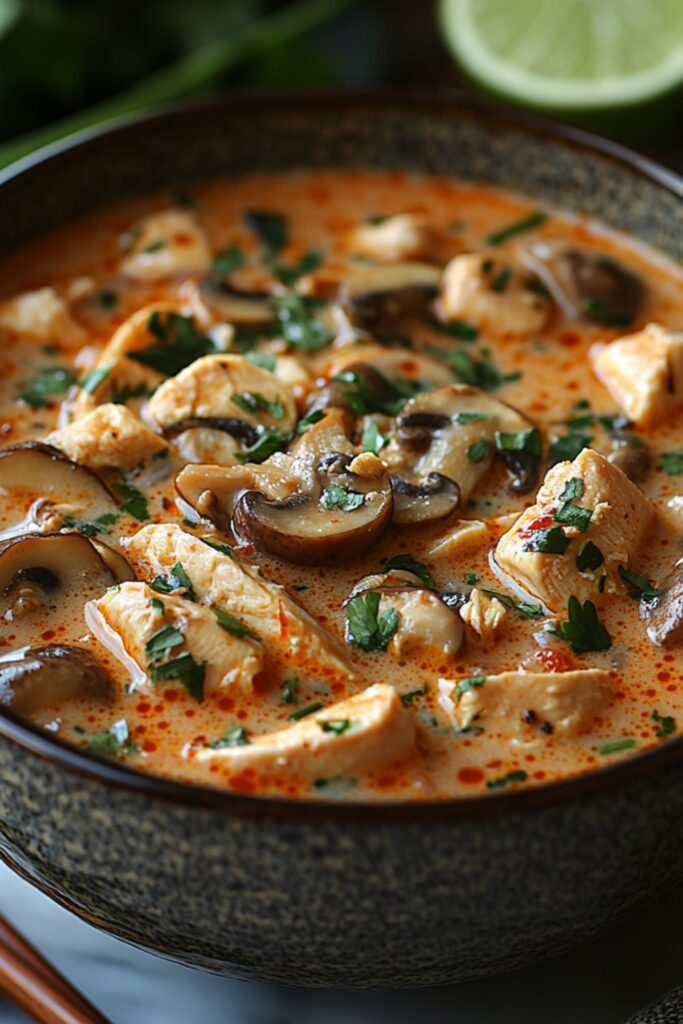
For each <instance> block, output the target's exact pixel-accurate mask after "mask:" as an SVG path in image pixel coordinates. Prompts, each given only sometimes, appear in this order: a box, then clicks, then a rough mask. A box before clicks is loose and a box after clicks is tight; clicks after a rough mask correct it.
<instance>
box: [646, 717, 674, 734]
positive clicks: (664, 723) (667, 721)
mask: <svg viewBox="0 0 683 1024" xmlns="http://www.w3.org/2000/svg"><path fill="white" fill-rule="evenodd" d="M651 718H652V721H653V722H655V723H656V724H657V725H658V726H659V728H658V729H657V731H656V732H655V736H671V735H672V734H673V733H675V732H676V719H675V718H672V717H671V715H660V713H659V711H653V712H652V715H651Z"/></svg>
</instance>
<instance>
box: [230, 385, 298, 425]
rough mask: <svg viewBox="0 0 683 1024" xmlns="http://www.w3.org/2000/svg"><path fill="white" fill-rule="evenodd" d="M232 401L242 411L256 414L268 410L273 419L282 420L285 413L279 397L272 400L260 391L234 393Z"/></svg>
mask: <svg viewBox="0 0 683 1024" xmlns="http://www.w3.org/2000/svg"><path fill="white" fill-rule="evenodd" d="M231 401H233V402H234V403H235V405H236V406H237V408H238V409H241V410H242V412H248V413H252V414H253V415H255V416H257V415H258V414H259V413H260V412H267V413H268V414H269V415H270V416H272V417H273V419H276V420H281V419H282V417H283V416H284V414H285V410H284V408H283V405H282V402H280V401H278V400H277V399H275V401H272V402H271V401H270V400H269V399H267V398H266V397H265V396H264V395H261V394H260V393H259V392H258V391H245V392H244V393H243V394H235V395H232V396H231Z"/></svg>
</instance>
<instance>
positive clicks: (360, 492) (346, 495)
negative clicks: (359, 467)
mask: <svg viewBox="0 0 683 1024" xmlns="http://www.w3.org/2000/svg"><path fill="white" fill-rule="evenodd" d="M335 457H336V458H335ZM377 461H378V462H379V460H377ZM351 462H352V460H351V458H350V456H348V455H342V454H339V453H335V452H331V453H329V454H328V455H327V456H324V457H323V459H321V460H320V461H319V463H318V466H317V471H316V472H317V477H318V482H317V486H316V487H315V488H314V490H313V491H312V492H305V491H303V492H302V491H299V492H296V493H294V494H292V495H291V496H290V497H288V498H285V499H284V500H279V501H278V500H272V499H270V498H267V497H266V496H265V495H264V494H263V493H260V492H258V491H246V492H245V493H244V494H243V495H242V496H241V497H240V499H239V500H238V501H237V503H236V505H235V509H234V513H233V518H232V526H233V530H234V532H235V534H236V535H237V536H240V537H246V538H248V539H249V540H250V541H252V542H253V543H254V544H256V546H257V547H259V548H261V549H262V550H265V551H268V552H270V554H273V555H276V556H277V557H279V558H284V559H286V560H287V561H290V562H295V563H296V564H297V565H325V564H330V563H332V562H336V561H340V560H341V559H344V558H354V557H357V556H358V555H360V554H362V553H363V552H364V551H365V550H366V549H367V548H368V547H370V546H371V545H372V544H374V543H375V542H376V541H377V540H379V538H380V537H381V535H382V534H383V533H384V532H385V530H386V529H387V528H388V527H389V524H390V523H391V519H392V513H393V504H394V502H393V493H392V488H391V484H390V481H389V474H388V472H387V471H386V468H384V467H383V466H381V464H380V466H381V473H380V475H379V476H376V477H364V476H360V475H358V474H356V473H354V472H353V471H352V470H351V469H350V468H349V467H350V464H351Z"/></svg>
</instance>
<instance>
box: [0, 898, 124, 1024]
mask: <svg viewBox="0 0 683 1024" xmlns="http://www.w3.org/2000/svg"><path fill="white" fill-rule="evenodd" d="M0 991H2V992H4V994H5V995H6V996H7V997H8V998H9V999H11V1000H12V1002H14V1003H16V1005H17V1006H20V1007H21V1008H22V1009H23V1010H25V1011H26V1012H27V1013H28V1014H30V1015H31V1016H32V1017H33V1018H34V1019H35V1020H37V1021H40V1022H41V1024H110V1022H109V1021H108V1020H107V1018H106V1017H103V1016H102V1014H101V1013H99V1011H98V1010H96V1009H95V1007H94V1006H93V1005H92V1003H89V1002H88V1000H87V999H86V998H85V996H82V995H81V994H80V992H78V991H77V989H75V988H74V987H73V986H72V985H71V984H70V983H69V982H68V981H67V980H66V978H65V977H64V976H63V975H62V974H60V973H59V971H57V970H56V969H55V968H54V967H52V965H51V964H50V963H49V962H48V961H47V960H46V959H45V958H44V957H43V956H41V954H40V953H39V952H38V951H37V950H36V949H34V947H33V946H31V945H30V943H29V942H27V940H26V939H25V938H24V937H23V935H20V933H19V932H18V931H17V930H16V929H15V928H13V927H12V925H11V924H10V923H9V921H7V920H6V919H5V918H4V917H2V915H0Z"/></svg>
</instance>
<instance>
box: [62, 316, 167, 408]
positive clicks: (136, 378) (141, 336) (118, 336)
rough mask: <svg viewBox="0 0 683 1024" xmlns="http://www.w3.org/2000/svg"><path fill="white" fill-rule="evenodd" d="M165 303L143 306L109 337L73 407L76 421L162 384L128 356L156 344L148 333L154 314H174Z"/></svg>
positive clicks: (149, 371) (158, 378)
mask: <svg viewBox="0 0 683 1024" xmlns="http://www.w3.org/2000/svg"><path fill="white" fill-rule="evenodd" d="M176 311H177V310H176V307H175V306H174V305H172V304H171V303H168V302H161V303H157V304H155V305H154V306H145V307H144V308H143V309H138V310H137V311H136V312H135V313H133V315H132V316H130V317H128V319H127V320H125V321H124V322H123V323H122V324H121V326H120V327H118V328H117V330H116V331H115V332H114V334H113V335H112V337H111V339H110V341H109V342H108V343H107V345H106V346H105V348H104V350H103V352H102V354H101V355H100V357H99V359H98V360H97V362H96V363H95V366H94V367H93V369H92V370H91V372H90V373H89V374H88V377H87V378H86V381H87V385H86V386H85V387H82V388H81V390H80V392H79V394H78V397H77V399H76V401H75V403H74V408H73V414H74V417H75V418H77V417H79V416H82V415H83V414H84V413H86V412H90V411H91V410H92V409H94V408H95V407H96V406H98V405H101V404H102V403H103V402H110V401H112V398H115V399H116V401H117V402H121V401H126V400H128V399H129V398H135V397H142V396H144V395H146V394H149V393H150V392H152V391H154V389H155V388H157V387H158V386H159V384H161V382H162V381H163V379H164V377H163V374H161V373H157V371H156V370H153V369H152V368H151V367H149V366H145V365H144V364H142V363H139V362H137V361H136V360H135V359H129V358H128V356H129V354H130V353H131V352H138V351H140V350H141V349H145V348H149V347H151V346H152V345H153V344H156V343H157V342H158V339H156V338H154V337H153V336H152V335H151V334H150V331H149V322H150V318H151V317H152V315H153V314H154V313H159V314H166V313H174V312H176Z"/></svg>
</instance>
